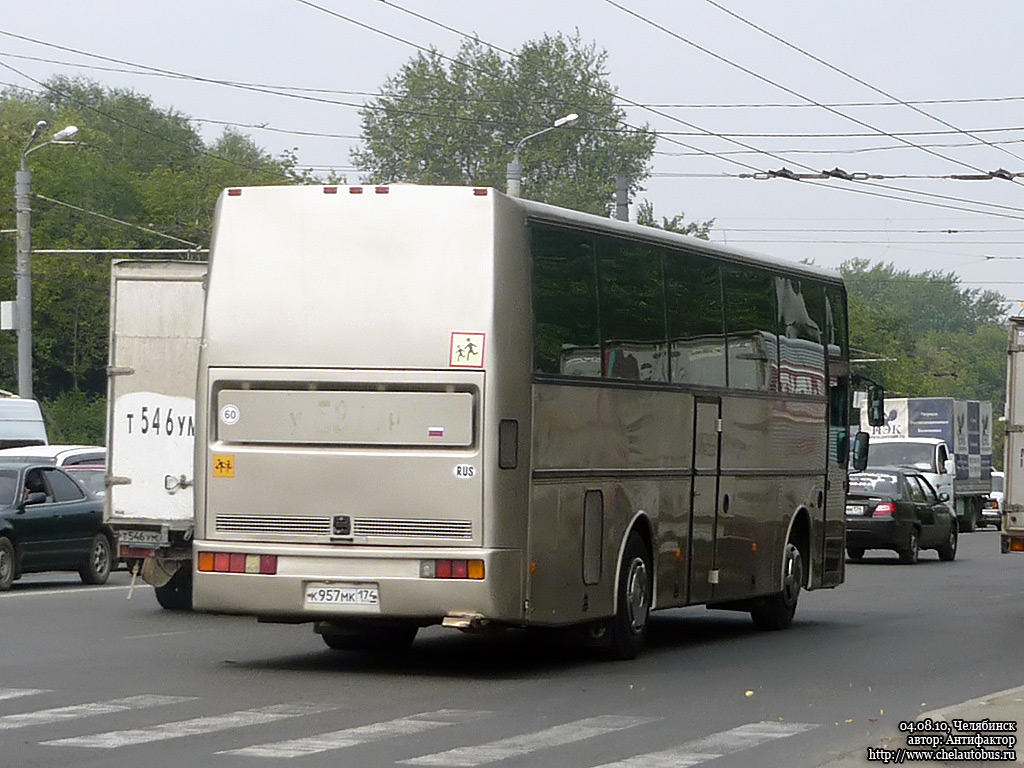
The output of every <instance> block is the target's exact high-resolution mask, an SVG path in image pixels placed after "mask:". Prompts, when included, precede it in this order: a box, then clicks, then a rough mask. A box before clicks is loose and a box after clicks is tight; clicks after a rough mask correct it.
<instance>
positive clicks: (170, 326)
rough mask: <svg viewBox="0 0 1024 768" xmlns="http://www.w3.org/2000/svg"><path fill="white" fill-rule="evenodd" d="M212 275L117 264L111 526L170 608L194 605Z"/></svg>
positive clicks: (126, 555) (200, 267)
mask: <svg viewBox="0 0 1024 768" xmlns="http://www.w3.org/2000/svg"><path fill="white" fill-rule="evenodd" d="M206 272H207V265H206V262H200V261H142V260H123V261H116V262H114V263H113V265H112V266H111V277H110V364H109V367H108V369H107V373H108V384H107V451H108V454H107V494H106V510H105V517H106V521H107V523H108V524H109V525H110V526H111V528H113V530H114V532H115V533H116V534H117V537H118V548H119V552H118V555H119V557H120V559H121V560H124V561H126V562H128V563H130V564H131V565H132V566H133V567H138V568H139V571H138V574H139V575H140V576H141V577H142V579H143V580H145V581H146V582H147V583H149V584H151V585H153V587H154V588H155V589H156V598H157V601H158V602H159V603H160V605H162V606H163V607H164V608H168V609H187V608H190V607H191V604H192V531H193V491H192V480H193V463H194V462H193V453H194V446H195V390H196V371H197V367H198V360H199V341H200V337H201V335H202V323H203V301H204V296H205V280H206Z"/></svg>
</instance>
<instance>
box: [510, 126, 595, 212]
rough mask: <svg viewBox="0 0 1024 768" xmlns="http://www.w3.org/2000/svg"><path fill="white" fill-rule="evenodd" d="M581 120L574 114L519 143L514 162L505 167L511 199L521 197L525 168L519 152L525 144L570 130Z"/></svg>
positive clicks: (514, 154) (526, 137) (524, 138)
mask: <svg viewBox="0 0 1024 768" xmlns="http://www.w3.org/2000/svg"><path fill="white" fill-rule="evenodd" d="M579 119H580V116H579V115H577V114H576V113H575V112H573V113H572V114H571V115H566V116H565V117H560V118H558V119H557V120H555V122H554V123H552V124H551V125H549V126H548V127H547V128H545V129H544V130H542V131H537V132H536V133H531V134H530V135H529V136H525V137H523V138H522V139H520V140H519V143H518V144H516V148H515V151H514V152H513V153H512V162H511V163H509V164H508V165H507V166H506V167H505V190H506V192H508V195H509V196H510V197H519V189H520V181H522V178H523V166H522V164H520V162H519V150H520V149H522V148H523V144H525V143H526V142H528V141H529V140H530V139H533V138H536V137H537V136H540V135H542V134H545V133H547V132H548V131H553V130H555V129H556V128H568V127H569V126H572V125H575V124H576V121H577V120H579Z"/></svg>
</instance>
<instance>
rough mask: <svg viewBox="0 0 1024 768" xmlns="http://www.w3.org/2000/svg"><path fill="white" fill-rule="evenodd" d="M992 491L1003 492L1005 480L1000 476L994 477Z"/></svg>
mask: <svg viewBox="0 0 1024 768" xmlns="http://www.w3.org/2000/svg"><path fill="white" fill-rule="evenodd" d="M992 490H993V491H997V492H999V493H1002V492H1003V478H1002V477H1001V476H999V475H992Z"/></svg>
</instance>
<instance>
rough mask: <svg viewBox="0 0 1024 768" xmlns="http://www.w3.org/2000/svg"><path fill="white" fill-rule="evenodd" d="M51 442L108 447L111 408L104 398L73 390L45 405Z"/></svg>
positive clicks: (43, 405)
mask: <svg viewBox="0 0 1024 768" xmlns="http://www.w3.org/2000/svg"><path fill="white" fill-rule="evenodd" d="M41 407H42V411H43V419H44V421H45V422H46V432H47V434H48V435H49V438H50V442H51V443H54V444H57V445H62V444H81V445H106V444H107V438H106V431H107V405H106V398H105V397H103V396H102V395H96V394H88V393H86V392H83V391H81V390H80V389H69V390H68V391H66V392H62V393H61V394H59V395H57V396H56V397H54V398H52V399H48V400H43V401H42V403H41Z"/></svg>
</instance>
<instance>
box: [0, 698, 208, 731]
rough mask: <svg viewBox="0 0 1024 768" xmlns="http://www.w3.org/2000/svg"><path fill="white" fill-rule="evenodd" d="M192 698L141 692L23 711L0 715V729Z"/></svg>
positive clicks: (143, 707)
mask: <svg viewBox="0 0 1024 768" xmlns="http://www.w3.org/2000/svg"><path fill="white" fill-rule="evenodd" d="M192 700H193V697H191V696H155V695H153V696H151V695H146V694H143V695H140V696H129V697H128V698H126V699H112V700H111V701H96V702H92V703H91V704H73V705H71V706H69V707H56V708H55V709H41V710H39V711H38V712H25V713H23V714H20V715H6V716H4V717H0V731H5V730H9V729H11V728H25V727H26V726H29V725H44V724H46V723H56V722H60V721H61V720H74V719H77V718H79V717H91V716H93V715H109V714H113V713H115V712H127V711H128V710H130V709H148V708H149V707H161V706H164V705H165V704H180V703H181V702H183V701H192Z"/></svg>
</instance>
